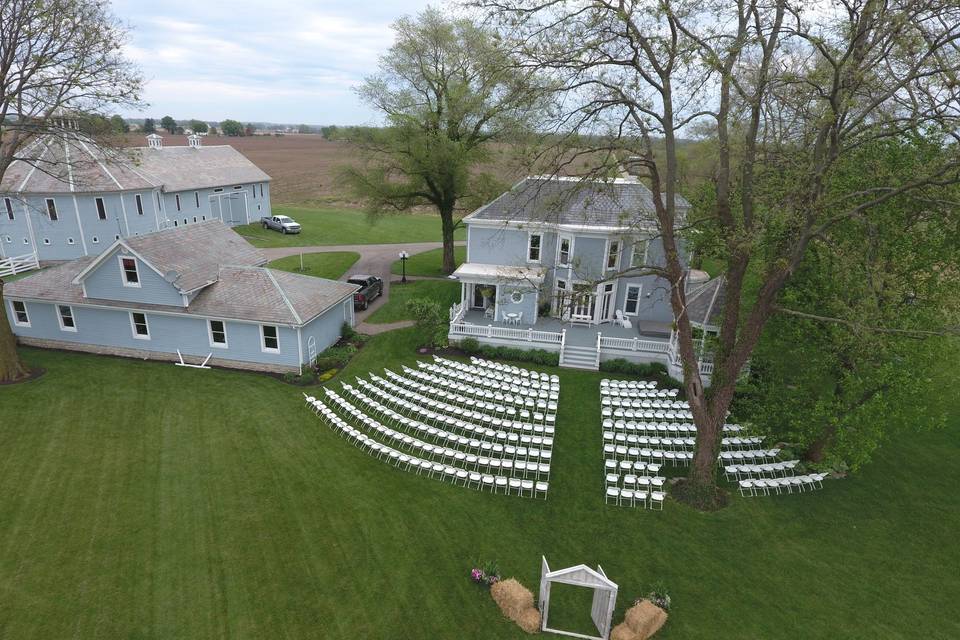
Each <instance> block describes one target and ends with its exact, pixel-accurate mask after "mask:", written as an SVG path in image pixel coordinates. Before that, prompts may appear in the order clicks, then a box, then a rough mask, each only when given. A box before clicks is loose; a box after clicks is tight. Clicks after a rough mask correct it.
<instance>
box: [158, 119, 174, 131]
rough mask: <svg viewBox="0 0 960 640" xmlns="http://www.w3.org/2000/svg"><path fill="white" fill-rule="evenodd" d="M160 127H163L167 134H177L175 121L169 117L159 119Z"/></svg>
mask: <svg viewBox="0 0 960 640" xmlns="http://www.w3.org/2000/svg"><path fill="white" fill-rule="evenodd" d="M160 126H161V127H163V130H164V131H166V132H167V133H176V132H177V121H176V120H174V119H173V117H171V116H163V117H162V118H160Z"/></svg>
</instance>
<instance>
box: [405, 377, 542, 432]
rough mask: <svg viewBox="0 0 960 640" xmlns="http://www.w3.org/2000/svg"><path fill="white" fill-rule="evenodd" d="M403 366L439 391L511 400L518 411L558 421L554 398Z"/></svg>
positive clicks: (489, 400) (486, 399) (477, 398)
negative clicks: (491, 388)
mask: <svg viewBox="0 0 960 640" xmlns="http://www.w3.org/2000/svg"><path fill="white" fill-rule="evenodd" d="M402 368H403V373H404V375H405V376H406V377H408V378H414V379H416V380H418V381H420V382H421V383H425V385H427V386H429V387H433V388H434V389H436V390H437V392H440V391H447V392H454V393H457V394H459V395H466V396H471V397H472V399H474V400H483V401H485V402H487V403H491V402H494V403H496V404H504V405H505V403H506V402H507V401H510V404H511V405H512V406H513V407H514V408H516V410H517V412H518V413H522V411H527V412H530V413H533V412H535V411H536V412H538V413H540V414H541V415H543V416H544V422H546V423H550V424H555V423H556V411H557V403H556V402H554V401H552V400H543V399H540V398H536V399H534V398H533V397H530V396H527V397H524V396H521V395H512V393H507V394H504V393H502V392H501V391H499V390H498V391H493V390H490V389H483V388H480V387H476V386H473V385H470V384H467V383H465V382H462V381H459V380H454V379H451V378H447V377H444V376H442V375H437V374H435V373H430V372H428V371H419V370H417V369H411V368H410V367H407V366H405V365H402ZM511 389H513V387H511ZM521 419H523V418H521ZM534 419H535V421H536V416H534Z"/></svg>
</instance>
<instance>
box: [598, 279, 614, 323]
mask: <svg viewBox="0 0 960 640" xmlns="http://www.w3.org/2000/svg"><path fill="white" fill-rule="evenodd" d="M615 289H616V285H615V283H613V282H607V283H604V284H603V291H602V293H601V294H600V322H610V321H611V320H613V304H614V300H615V295H614V293H615Z"/></svg>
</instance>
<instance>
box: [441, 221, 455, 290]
mask: <svg viewBox="0 0 960 640" xmlns="http://www.w3.org/2000/svg"><path fill="white" fill-rule="evenodd" d="M439 210H440V222H441V223H442V225H443V266H442V269H443V272H444V273H446V274H451V273H453V272H454V271H455V270H456V268H457V263H456V259H455V258H454V255H453V248H454V246H453V230H454V228H455V227H456V225H455V224H454V221H453V207H452V206H451V207H446V206H443V207H440V208H439Z"/></svg>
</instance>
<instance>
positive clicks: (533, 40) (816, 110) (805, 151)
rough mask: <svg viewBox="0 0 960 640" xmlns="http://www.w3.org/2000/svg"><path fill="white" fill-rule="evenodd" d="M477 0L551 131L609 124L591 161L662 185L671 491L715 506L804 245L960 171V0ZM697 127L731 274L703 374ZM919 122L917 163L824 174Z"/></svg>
mask: <svg viewBox="0 0 960 640" xmlns="http://www.w3.org/2000/svg"><path fill="white" fill-rule="evenodd" d="M476 3H477V4H480V5H481V6H483V7H486V8H487V9H488V10H489V12H490V13H491V15H492V16H493V17H495V18H498V19H499V21H500V24H501V25H502V32H503V34H504V37H509V38H512V39H513V40H514V42H515V44H516V47H517V48H518V49H520V50H521V51H522V55H523V60H524V63H525V64H526V65H527V66H530V67H534V68H539V69H540V70H541V71H542V72H543V73H545V74H549V75H550V76H551V77H554V78H557V81H558V82H560V83H561V84H562V87H563V89H564V90H565V93H564V98H565V103H564V105H563V109H562V112H561V113H560V118H559V119H558V120H557V124H556V126H557V128H558V129H561V130H564V129H566V130H569V129H571V128H572V129H574V130H575V131H576V132H578V133H587V134H590V135H600V134H603V137H602V138H600V144H599V145H596V146H595V148H593V149H590V151H594V152H596V151H600V152H605V153H603V155H602V159H603V162H599V163H597V164H598V166H597V167H596V171H597V172H598V173H600V174H604V173H605V172H608V171H609V170H610V167H611V164H614V162H611V160H613V161H615V160H616V157H615V153H614V151H616V152H624V153H629V154H631V155H634V156H636V157H637V161H636V165H637V166H638V167H639V168H640V169H641V171H642V177H643V179H644V180H645V181H647V183H648V184H649V186H650V188H651V191H652V192H653V194H655V197H654V198H653V203H652V204H653V207H654V209H655V219H656V226H657V232H658V234H659V237H660V239H661V242H662V244H663V246H664V258H663V264H656V265H646V266H645V267H644V268H643V269H642V270H641V272H646V273H651V274H657V275H660V276H662V277H663V278H664V279H665V280H666V281H667V282H668V283H669V287H670V290H669V297H670V304H671V308H672V310H673V314H674V318H675V326H676V333H677V341H676V349H675V352H674V353H673V354H672V356H671V357H674V358H676V360H677V361H678V362H679V363H680V364H681V365H682V368H683V378H684V387H685V390H686V395H687V399H688V401H689V403H690V408H691V412H692V413H693V416H694V421H695V422H696V425H697V439H696V451H695V454H694V459H693V463H692V464H691V467H690V472H689V474H688V476H687V478H686V479H685V481H684V482H682V483H680V484H678V485H677V486H676V487H675V489H674V492H673V495H674V496H675V497H677V498H678V499H680V500H684V501H687V502H690V503H691V504H695V505H698V506H701V507H704V508H712V507H715V506H717V505H719V504H721V503H722V500H723V497H722V495H721V494H720V492H719V491H718V489H717V483H716V473H717V464H716V460H717V455H718V453H719V450H720V445H721V437H722V434H723V430H722V427H723V424H724V422H725V419H726V416H727V412H728V409H729V408H730V404H731V401H732V400H733V397H734V393H735V391H736V386H737V380H738V378H739V376H740V373H741V371H742V369H743V367H744V366H745V365H746V364H747V362H748V360H749V359H750V357H751V355H752V354H753V352H754V349H755V348H756V347H757V344H758V342H759V340H760V338H761V336H762V335H763V333H764V330H765V327H766V325H767V323H768V322H769V321H770V319H771V318H773V317H774V316H775V315H776V314H777V313H778V308H779V306H780V303H781V299H782V297H783V295H784V292H785V288H786V287H787V285H788V284H789V283H790V282H791V280H792V278H793V277H794V276H795V275H796V274H797V273H798V272H799V271H800V269H801V267H802V266H803V264H804V262H805V260H806V259H807V257H808V255H810V253H811V252H810V249H811V245H813V244H816V243H818V242H820V239H821V238H823V237H825V234H826V233H827V232H829V231H831V230H832V229H834V228H839V227H842V226H843V225H845V224H846V223H847V222H849V221H852V220H857V219H865V220H871V219H872V218H873V216H874V215H875V214H876V212H878V211H880V206H881V205H883V204H885V203H886V202H887V201H889V200H892V199H895V198H897V197H899V196H901V195H911V196H912V195H916V194H920V193H922V192H923V191H924V190H925V189H927V188H929V187H931V186H934V185H941V184H952V183H955V182H956V181H958V180H960V170H958V169H960V160H958V157H957V153H958V151H957V150H958V148H960V146H958V145H957V144H956V142H957V141H960V126H958V125H960V114H958V112H957V111H956V109H955V105H956V104H957V102H958V99H960V84H958V83H957V81H956V78H957V77H958V75H957V74H958V72H960V55H958V48H957V42H958V40H960V5H957V4H956V3H944V2H942V1H941V0H915V1H913V2H909V3H888V2H884V1H883V0H863V1H862V2H856V3H849V2H840V1H839V0H834V1H832V2H825V3H817V4H816V5H815V6H814V5H809V4H808V3H800V4H797V3H792V2H787V1H786V0H772V1H770V2H760V1H759V0H745V1H743V2H736V3H732V2H728V1H726V0H660V1H658V2H653V1H650V2H646V1H642V0H637V1H635V2H620V3H612V2H609V1H608V0H587V1H586V2H579V1H575V0H559V1H558V0H477V2H476ZM697 128H699V129H700V130H702V131H709V132H711V137H712V138H713V139H714V140H715V148H716V152H715V156H714V165H713V176H712V186H713V194H712V195H713V198H712V206H711V208H710V209H708V210H705V211H702V212H700V218H701V219H710V220H712V221H713V222H714V224H715V226H716V236H717V237H718V238H719V239H720V243H719V244H720V254H719V255H720V259H721V261H722V263H723V264H724V266H725V273H726V282H727V287H726V303H725V305H724V310H723V314H722V318H721V321H720V332H719V338H718V341H717V349H716V352H715V354H714V357H713V368H712V375H711V381H710V386H709V388H707V387H705V386H704V379H703V377H702V375H701V368H700V363H699V361H698V355H697V350H696V347H695V344H694V331H693V327H692V326H691V323H690V318H689V316H688V315H687V313H686V292H685V288H686V269H685V265H684V264H683V260H682V257H683V256H682V251H681V250H680V246H681V242H682V240H683V237H682V234H683V233H684V229H685V228H686V226H687V222H688V220H687V217H686V211H685V208H683V207H679V206H678V201H677V198H676V196H677V194H678V190H679V189H680V183H679V180H680V173H679V151H678V150H679V147H680V145H681V138H682V136H683V135H684V134H685V133H686V132H688V131H692V130H694V129H697ZM927 128H929V129H932V130H935V131H938V132H940V135H941V136H942V137H943V139H944V140H946V141H949V142H950V144H949V145H947V146H946V147H945V152H944V154H942V156H940V157H939V158H938V159H937V160H933V161H931V162H930V163H929V164H924V165H923V166H922V169H921V170H920V171H918V172H917V173H915V174H912V175H891V176H887V179H886V180H884V181H883V182H879V183H876V184H873V185H871V186H870V187H869V188H868V189H856V188H853V189H844V188H842V187H841V188H840V189H839V190H831V189H830V188H829V187H830V185H831V184H833V181H834V178H835V172H836V171H837V166H838V163H841V162H842V160H843V159H844V158H847V157H850V156H851V155H853V154H855V153H856V151H857V150H858V149H860V148H862V147H864V146H865V145H869V144H870V143H871V142H873V141H877V140H884V139H891V138H896V137H898V136H902V135H907V134H909V133H910V132H915V131H920V130H923V129H927ZM580 153H582V151H581V152H580ZM611 156H613V157H611ZM951 215H954V216H955V215H956V211H952V212H951ZM878 228H879V227H878ZM637 232H638V233H640V232H643V230H642V229H638V230H637ZM865 246H866V243H864V244H863V245H860V246H859V247H855V250H859V251H862V250H864V247H865ZM828 249H829V246H825V247H824V250H828ZM748 274H756V275H755V278H754V279H753V280H750V281H748V279H747V275H748ZM748 285H749V286H748ZM800 311H802V310H800ZM865 320H866V319H865Z"/></svg>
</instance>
